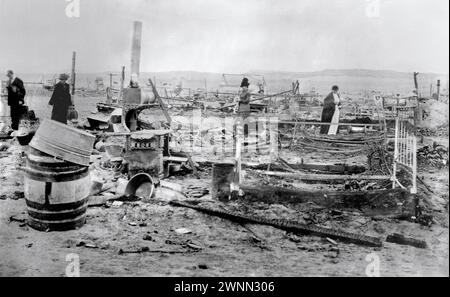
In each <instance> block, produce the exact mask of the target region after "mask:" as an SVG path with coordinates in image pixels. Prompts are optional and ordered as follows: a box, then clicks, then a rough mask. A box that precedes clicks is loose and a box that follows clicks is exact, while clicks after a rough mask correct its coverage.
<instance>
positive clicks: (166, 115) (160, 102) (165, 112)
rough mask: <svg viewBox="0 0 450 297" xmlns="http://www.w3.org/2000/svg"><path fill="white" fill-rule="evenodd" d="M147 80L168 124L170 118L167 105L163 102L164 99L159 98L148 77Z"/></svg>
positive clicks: (170, 121) (170, 120)
mask: <svg viewBox="0 0 450 297" xmlns="http://www.w3.org/2000/svg"><path fill="white" fill-rule="evenodd" d="M148 82H149V83H150V86H151V87H152V90H153V94H154V95H155V98H156V100H158V102H159V105H160V106H161V109H162V111H163V113H164V116H165V117H166V120H167V122H168V123H169V125H170V124H171V123H172V118H171V117H170V115H169V112H168V111H167V106H166V104H165V103H164V101H163V100H162V99H161V97H160V96H159V94H158V90H156V87H155V85H154V84H153V81H152V80H151V79H150V78H149V79H148Z"/></svg>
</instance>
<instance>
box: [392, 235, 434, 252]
mask: <svg viewBox="0 0 450 297" xmlns="http://www.w3.org/2000/svg"><path fill="white" fill-rule="evenodd" d="M386 242H390V243H396V244H402V245H409V246H413V247H416V248H420V249H426V248H427V243H426V241H424V240H419V239H415V238H411V237H405V236H403V235H401V234H398V233H394V234H391V235H388V236H387V238H386Z"/></svg>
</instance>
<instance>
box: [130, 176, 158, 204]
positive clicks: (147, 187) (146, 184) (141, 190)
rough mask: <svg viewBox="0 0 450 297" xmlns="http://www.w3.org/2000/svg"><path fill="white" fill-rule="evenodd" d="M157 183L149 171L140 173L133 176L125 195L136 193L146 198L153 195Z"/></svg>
mask: <svg viewBox="0 0 450 297" xmlns="http://www.w3.org/2000/svg"><path fill="white" fill-rule="evenodd" d="M154 190H155V184H154V182H153V179H152V177H151V176H150V175H149V174H147V173H138V174H136V175H135V176H133V177H132V178H131V179H130V181H129V182H128V184H127V186H126V188H125V195H135V196H137V197H139V198H142V199H144V200H147V199H150V198H152V196H153V192H154Z"/></svg>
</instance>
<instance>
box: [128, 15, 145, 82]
mask: <svg viewBox="0 0 450 297" xmlns="http://www.w3.org/2000/svg"><path fill="white" fill-rule="evenodd" d="M141 38H142V22H134V23H133V39H132V43H131V67H130V71H131V75H133V74H135V75H137V76H139V65H140V63H141Z"/></svg>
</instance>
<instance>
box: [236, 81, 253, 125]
mask: <svg viewBox="0 0 450 297" xmlns="http://www.w3.org/2000/svg"><path fill="white" fill-rule="evenodd" d="M249 86H250V84H249V82H248V78H246V77H244V78H243V79H242V82H241V91H240V92H239V102H238V113H239V114H240V115H241V116H242V117H244V118H246V117H248V116H249V115H250V98H251V94H250V91H249V90H248V87H249Z"/></svg>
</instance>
